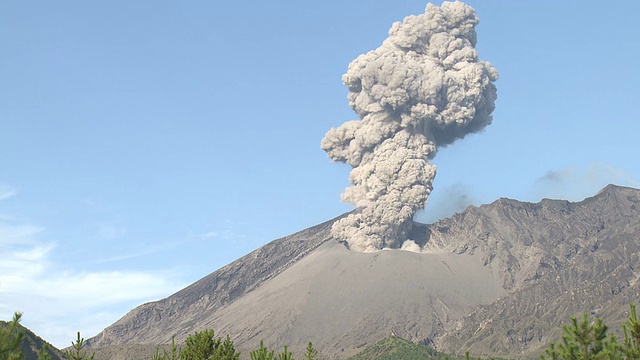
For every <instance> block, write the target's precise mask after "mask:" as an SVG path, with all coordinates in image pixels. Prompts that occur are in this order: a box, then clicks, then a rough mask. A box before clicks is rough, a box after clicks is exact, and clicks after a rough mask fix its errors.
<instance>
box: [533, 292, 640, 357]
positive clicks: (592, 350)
mask: <svg viewBox="0 0 640 360" xmlns="http://www.w3.org/2000/svg"><path fill="white" fill-rule="evenodd" d="M630 308H631V311H630V315H629V319H628V320H627V322H626V323H624V324H623V325H622V329H623V333H624V338H623V340H622V342H620V341H619V340H618V339H617V338H616V336H615V335H613V334H609V335H607V331H608V330H609V328H608V327H607V326H606V325H605V324H604V323H603V321H602V319H596V320H595V321H594V322H591V321H589V316H588V315H587V314H584V315H583V316H582V319H581V320H580V321H578V318H576V317H575V316H574V317H573V318H571V324H568V325H564V326H563V327H562V331H563V332H564V335H563V336H562V340H561V342H560V343H558V344H556V343H551V344H549V347H548V348H547V349H546V350H545V353H544V354H543V355H541V359H542V360H637V359H640V347H639V345H640V321H639V320H638V317H637V316H636V307H635V305H634V304H631V305H630Z"/></svg>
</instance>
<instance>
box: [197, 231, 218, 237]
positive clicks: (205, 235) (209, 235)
mask: <svg viewBox="0 0 640 360" xmlns="http://www.w3.org/2000/svg"><path fill="white" fill-rule="evenodd" d="M216 236H218V232H217V231H209V232H206V233H204V234H201V235H200V237H203V238H213V237H216Z"/></svg>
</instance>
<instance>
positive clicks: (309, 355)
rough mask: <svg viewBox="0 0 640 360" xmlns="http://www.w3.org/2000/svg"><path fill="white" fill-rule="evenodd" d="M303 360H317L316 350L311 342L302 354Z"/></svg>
mask: <svg viewBox="0 0 640 360" xmlns="http://www.w3.org/2000/svg"><path fill="white" fill-rule="evenodd" d="M304 358H305V360H317V359H318V350H316V349H315V348H314V347H313V344H312V343H311V341H309V344H308V345H307V352H305V353H304Z"/></svg>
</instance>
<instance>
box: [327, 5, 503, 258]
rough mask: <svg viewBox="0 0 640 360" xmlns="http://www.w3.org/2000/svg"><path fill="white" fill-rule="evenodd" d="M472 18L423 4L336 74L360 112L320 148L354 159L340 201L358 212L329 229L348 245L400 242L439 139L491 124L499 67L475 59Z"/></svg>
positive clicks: (422, 194) (428, 178)
mask: <svg viewBox="0 0 640 360" xmlns="http://www.w3.org/2000/svg"><path fill="white" fill-rule="evenodd" d="M476 24H478V17H477V16H476V13H475V10H474V9H473V8H472V7H470V6H468V5H466V4H463V3H461V2H445V3H443V4H442V6H441V7H438V6H435V5H433V4H429V5H427V8H426V10H425V13H424V14H422V15H418V16H409V17H407V18H405V19H404V21H403V22H402V23H399V22H397V23H395V24H393V26H392V27H391V29H390V30H389V37H388V38H387V39H386V40H385V41H384V42H383V43H382V46H380V47H379V48H378V49H376V50H374V51H370V52H369V53H367V54H363V55H360V56H359V57H358V58H357V59H355V60H354V61H353V62H351V64H349V69H348V71H347V73H346V74H344V75H343V76H342V81H343V83H344V84H345V85H346V86H347V87H348V88H349V95H348V98H349V105H350V106H351V108H353V110H355V112H356V113H357V114H358V116H359V117H360V120H354V121H348V122H346V123H344V124H342V125H341V126H340V127H338V128H337V129H335V128H333V129H331V130H329V132H327V134H326V136H325V138H324V139H323V140H322V144H321V147H322V149H323V150H325V151H326V152H327V155H328V156H329V157H330V158H331V159H333V160H334V161H342V162H345V163H347V164H349V165H351V167H352V170H351V174H350V175H349V181H350V182H351V184H353V186H351V187H348V188H347V189H345V191H344V193H343V194H342V199H343V201H346V202H350V203H352V204H354V205H355V206H356V208H357V209H358V211H356V212H354V213H352V214H350V215H349V216H347V217H346V218H343V219H342V220H340V221H338V222H336V223H335V224H334V225H333V228H332V234H333V236H334V237H335V238H336V239H339V240H343V241H346V242H347V243H348V244H349V247H350V248H351V249H352V250H355V251H375V250H378V249H382V248H384V247H391V248H398V247H400V246H401V245H402V243H403V242H404V240H406V239H407V234H408V231H409V230H410V229H411V225H412V220H413V216H414V215H415V213H416V212H417V211H418V210H420V209H422V208H424V207H425V205H426V204H427V197H428V196H429V193H430V192H431V190H432V182H433V179H434V177H435V175H436V167H435V165H432V164H430V163H429V160H431V159H433V157H434V156H435V155H436V152H437V149H438V147H440V146H446V145H449V144H451V143H453V142H454V141H455V140H457V139H461V138H463V137H464V136H465V135H467V134H469V133H472V132H477V131H480V130H482V129H483V128H484V127H485V126H487V125H489V124H490V123H491V112H492V111H493V109H494V108H495V105H494V102H495V100H496V88H495V86H494V84H493V82H494V81H496V80H497V79H498V72H497V71H496V69H495V68H494V67H493V66H491V64H490V63H488V62H483V61H481V60H479V59H478V54H477V52H476V51H475V50H474V47H475V45H476V32H475V26H476Z"/></svg>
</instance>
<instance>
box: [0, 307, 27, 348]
mask: <svg viewBox="0 0 640 360" xmlns="http://www.w3.org/2000/svg"><path fill="white" fill-rule="evenodd" d="M20 319H22V313H19V312H16V313H14V314H13V319H12V320H11V321H10V322H9V324H8V325H7V326H6V327H0V360H20V359H22V358H23V357H24V354H23V353H22V351H21V350H20V344H22V338H23V337H24V333H23V332H22V330H20V326H19V325H20Z"/></svg>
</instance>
